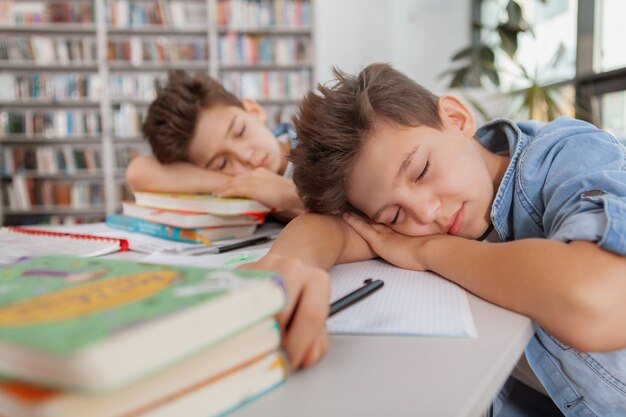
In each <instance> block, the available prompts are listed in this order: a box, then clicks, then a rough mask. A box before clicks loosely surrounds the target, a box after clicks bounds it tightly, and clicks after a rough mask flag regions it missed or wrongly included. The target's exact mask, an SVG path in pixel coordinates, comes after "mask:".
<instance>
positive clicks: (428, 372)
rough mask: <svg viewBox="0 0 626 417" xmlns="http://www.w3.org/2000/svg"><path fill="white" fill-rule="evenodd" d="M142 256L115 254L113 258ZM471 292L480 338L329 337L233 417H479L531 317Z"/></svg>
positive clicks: (518, 350)
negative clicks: (314, 358)
mask: <svg viewBox="0 0 626 417" xmlns="http://www.w3.org/2000/svg"><path fill="white" fill-rule="evenodd" d="M261 246H266V245H261ZM143 256H144V255H143V254H139V253H136V252H117V253H115V254H112V255H109V256H108V258H116V259H129V260H135V259H138V258H140V257H143ZM468 297H469V302H470V307H471V309H472V314H473V315H474V321H475V323H476V327H477V331H478V338H476V339H461V338H435V337H405V336H397V337H390V336H344V335H342V336H338V335H337V336H331V338H330V349H329V352H328V353H327V355H326V356H325V358H324V359H323V360H322V361H321V362H320V363H319V364H317V365H315V366H314V367H312V368H311V369H307V370H304V371H299V372H297V373H295V374H293V375H291V376H290V377H289V379H288V380H287V382H286V383H285V384H283V385H282V386H280V387H278V388H277V389H275V390H273V391H272V392H270V393H268V394H266V395H264V396H262V397H261V398H259V399H257V400H255V401H254V402H252V403H250V404H248V405H246V406H245V407H243V408H241V409H239V410H237V411H236V412H234V413H233V414H232V416H233V417H247V416H254V417H266V416H268V417H281V416H285V417H308V416H311V417H325V416H329V417H335V416H341V417H343V416H350V417H351V416H358V417H367V416H373V417H381V416H392V417H401V416H420V417H422V416H423V417H477V416H479V415H480V414H481V413H482V412H483V411H484V410H486V409H487V408H488V406H489V404H490V403H491V400H492V399H493V397H494V396H495V395H496V394H497V393H498V391H499V390H500V388H501V386H502V384H503V383H504V382H505V381H506V378H507V377H508V375H509V374H510V372H511V370H512V369H513V367H514V366H515V364H516V363H517V360H518V359H519V357H520V355H521V354H522V352H523V351H524V347H525V346H526V344H527V343H528V341H529V340H530V338H531V336H532V334H533V329H532V325H531V322H530V320H529V319H528V318H527V317H524V316H522V315H519V314H516V313H513V312H511V311H508V310H505V309H503V308H500V307H497V306H495V305H493V304H491V303H488V302H486V301H484V300H482V299H480V298H478V297H476V296H474V295H472V294H468Z"/></svg>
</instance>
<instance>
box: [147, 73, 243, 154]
mask: <svg viewBox="0 0 626 417" xmlns="http://www.w3.org/2000/svg"><path fill="white" fill-rule="evenodd" d="M216 105H225V106H237V107H241V108H243V105H242V104H241V101H240V100H239V99H238V98H237V97H235V96H234V95H233V94H231V93H230V92H228V91H226V89H225V88H224V87H223V86H222V85H221V84H220V83H219V82H218V81H216V80H215V79H213V78H211V77H209V76H208V75H207V74H204V73H198V74H193V75H192V74H187V73H186V72H184V71H180V70H179V71H172V72H170V73H169V80H168V82H167V85H166V86H165V87H163V88H162V89H160V90H159V92H158V94H157V97H156V99H155V100H154V101H153V102H152V103H151V104H150V107H149V108H148V114H147V116H146V120H145V121H144V123H143V126H142V133H143V135H144V137H146V138H147V139H148V141H149V142H150V147H151V148H152V153H153V154H154V156H155V157H156V158H157V159H158V160H159V162H161V163H162V164H167V163H170V162H176V161H187V160H188V158H189V157H188V151H189V143H190V142H191V138H192V137H193V136H194V134H195V130H196V124H197V122H198V118H199V116H200V112H201V111H202V110H204V109H210V108H212V107H214V106H216Z"/></svg>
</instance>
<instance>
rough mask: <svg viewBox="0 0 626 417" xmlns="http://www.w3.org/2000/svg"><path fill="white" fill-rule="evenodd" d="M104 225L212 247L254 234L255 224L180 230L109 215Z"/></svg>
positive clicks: (137, 219)
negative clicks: (224, 240)
mask: <svg viewBox="0 0 626 417" xmlns="http://www.w3.org/2000/svg"><path fill="white" fill-rule="evenodd" d="M106 224H107V226H110V227H112V228H114V229H120V230H124V231H126V232H133V233H143V234H145V235H149V236H154V237H160V238H162V239H169V240H176V241H178V242H188V243H204V244H205V245H212V244H213V241H215V240H220V239H234V238H239V237H247V236H251V235H252V234H254V231H255V230H256V227H257V225H256V224H244V225H230V226H211V227H196V228H181V227H176V226H168V225H166V224H160V223H155V222H153V221H149V220H144V219H139V218H135V217H131V216H127V215H124V214H109V215H108V216H107V217H106Z"/></svg>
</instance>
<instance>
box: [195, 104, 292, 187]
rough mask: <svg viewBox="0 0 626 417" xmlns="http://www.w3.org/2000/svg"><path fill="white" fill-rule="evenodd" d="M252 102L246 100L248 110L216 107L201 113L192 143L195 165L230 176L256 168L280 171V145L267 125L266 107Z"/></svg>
mask: <svg viewBox="0 0 626 417" xmlns="http://www.w3.org/2000/svg"><path fill="white" fill-rule="evenodd" d="M250 103H251V102H250V101H246V102H244V105H245V106H246V107H247V109H242V108H239V107H235V106H215V107H212V108H210V109H205V110H203V111H202V112H201V113H200V116H199V119H198V123H197V125H196V131H195V135H194V137H193V138H192V139H191V143H190V146H189V159H190V161H191V162H192V163H193V164H194V165H196V166H199V167H201V168H204V169H207V170H210V171H218V172H222V173H224V174H228V175H237V174H240V173H242V172H244V171H247V170H250V169H254V168H266V169H268V170H270V171H272V172H276V173H278V172H280V170H281V168H282V165H283V164H282V162H283V159H284V158H283V155H282V150H281V147H280V144H279V143H278V141H277V140H276V138H275V137H274V135H273V134H272V132H271V131H270V129H269V128H268V127H267V126H266V125H265V114H264V113H263V111H262V109H260V107H258V104H256V103H252V104H250Z"/></svg>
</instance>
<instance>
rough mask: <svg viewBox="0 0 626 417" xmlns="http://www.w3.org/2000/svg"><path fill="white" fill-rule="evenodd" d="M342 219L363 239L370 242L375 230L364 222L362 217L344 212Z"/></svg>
mask: <svg viewBox="0 0 626 417" xmlns="http://www.w3.org/2000/svg"><path fill="white" fill-rule="evenodd" d="M343 219H344V220H345V221H346V222H347V223H348V224H349V225H350V226H351V227H352V228H353V229H354V230H355V231H356V232H357V233H358V234H360V235H361V236H362V237H363V239H365V240H367V241H368V242H371V240H372V239H373V238H375V237H376V236H375V235H376V231H375V230H374V229H373V228H372V226H371V225H370V224H368V223H366V222H365V221H364V220H363V219H361V218H360V217H358V216H355V215H353V214H349V213H344V215H343Z"/></svg>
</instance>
